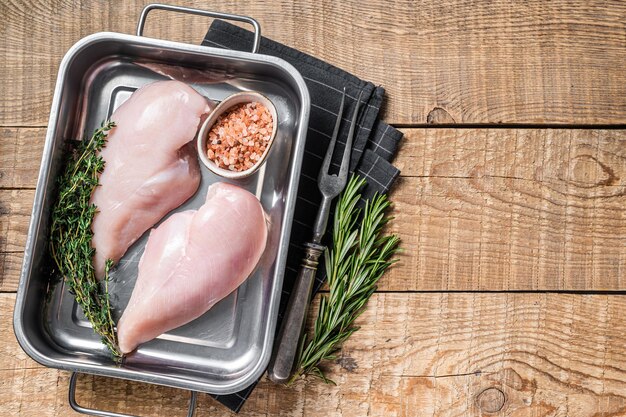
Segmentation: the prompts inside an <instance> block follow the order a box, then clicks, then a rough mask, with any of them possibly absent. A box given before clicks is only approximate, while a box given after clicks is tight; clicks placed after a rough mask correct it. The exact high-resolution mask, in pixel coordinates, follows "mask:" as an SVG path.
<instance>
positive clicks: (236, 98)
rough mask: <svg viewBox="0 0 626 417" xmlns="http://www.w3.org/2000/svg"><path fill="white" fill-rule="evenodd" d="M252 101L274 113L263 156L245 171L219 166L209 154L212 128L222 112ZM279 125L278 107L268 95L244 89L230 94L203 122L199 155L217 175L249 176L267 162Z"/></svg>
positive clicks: (227, 176)
mask: <svg viewBox="0 0 626 417" xmlns="http://www.w3.org/2000/svg"><path fill="white" fill-rule="evenodd" d="M251 102H257V103H261V104H262V105H264V106H265V107H267V109H268V110H269V112H270V114H271V115H272V120H273V123H272V126H273V128H272V135H271V137H270V140H269V143H268V144H267V146H266V148H265V152H263V155H262V156H261V158H260V159H259V160H258V161H257V162H256V163H255V164H254V165H253V166H252V167H251V168H249V169H247V170H245V171H231V170H229V169H224V168H220V167H218V166H217V164H216V163H215V162H213V161H212V160H210V159H209V157H208V155H207V138H208V136H209V132H210V131H211V128H212V127H213V125H214V124H215V122H216V121H217V118H218V117H220V116H221V115H222V114H224V113H226V112H227V111H229V110H230V109H232V108H233V107H234V106H236V105H238V104H242V103H251ZM277 127H278V117H277V115H276V107H274V104H272V102H271V101H270V100H269V99H268V98H267V97H265V96H264V95H262V94H259V93H257V92H254V91H244V92H241V93H236V94H233V95H232V96H228V97H227V98H225V99H224V100H223V101H222V102H221V103H220V104H218V106H217V107H216V108H215V110H213V112H212V113H211V114H210V115H209V117H207V119H206V120H205V121H204V123H203V124H202V127H201V128H200V133H198V141H197V145H198V155H199V157H200V160H201V161H202V163H203V164H204V165H205V166H206V167H207V168H208V169H209V170H210V171H211V172H213V173H215V174H217V175H220V176H222V177H224V178H229V179H239V178H245V177H248V176H250V175H252V174H253V173H254V172H255V171H256V170H257V169H259V167H260V166H261V165H263V163H264V162H265V158H267V155H268V153H269V151H270V148H271V147H272V143H274V138H275V137H276V129H277Z"/></svg>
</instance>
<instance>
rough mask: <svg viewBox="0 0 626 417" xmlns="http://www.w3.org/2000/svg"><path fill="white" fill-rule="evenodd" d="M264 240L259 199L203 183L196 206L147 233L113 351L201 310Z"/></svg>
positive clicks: (242, 272) (252, 263) (246, 266)
mask: <svg viewBox="0 0 626 417" xmlns="http://www.w3.org/2000/svg"><path fill="white" fill-rule="evenodd" d="M266 241H267V225H266V222H265V215H264V212H263V208H262V207H261V203H260V202H259V200H257V198H256V197H255V196H254V195H253V194H251V193H249V192H248V191H246V190H244V189H243V188H240V187H237V186H234V185H230V184H226V183H216V184H213V185H211V186H210V187H209V190H208V192H207V198H206V202H205V204H204V205H203V206H202V207H200V209H199V210H197V211H195V210H190V211H184V212H179V213H175V214H173V215H172V216H171V217H169V218H168V219H167V220H165V221H164V222H163V223H162V224H161V225H159V227H157V228H156V229H154V230H152V232H151V233H150V237H149V238H148V243H147V244H146V249H145V252H144V254H143V256H142V257H141V260H140V261H139V272H138V276H137V281H136V283H135V288H134V289H133V293H132V295H131V298H130V301H129V303H128V306H127V307H126V309H125V310H124V312H123V314H122V317H121V318H120V320H119V323H118V326H117V328H118V341H119V345H120V349H121V351H122V352H123V353H128V352H131V351H132V350H134V349H135V348H136V347H137V346H138V345H140V344H141V343H144V342H147V341H149V340H152V339H154V338H155V337H157V336H159V335H160V334H162V333H164V332H166V331H168V330H171V329H174V328H176V327H179V326H182V325H183V324H186V323H189V322H190V321H192V320H194V319H195V318H197V317H199V316H201V315H202V314H204V313H205V312H206V311H207V310H209V309H210V308H211V307H212V306H213V305H215V304H216V303H217V302H218V301H219V300H221V299H222V298H224V297H226V296H227V295H228V294H230V293H231V292H232V291H234V290H235V289H236V288H237V287H239V285H241V284H242V283H243V282H244V281H245V280H246V278H247V277H248V276H250V274H251V273H252V272H253V270H254V268H255V267H256V265H257V263H258V262H259V259H260V258H261V255H262V254H263V251H264V250H265V244H266Z"/></svg>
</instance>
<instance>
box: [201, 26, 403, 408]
mask: <svg viewBox="0 0 626 417" xmlns="http://www.w3.org/2000/svg"><path fill="white" fill-rule="evenodd" d="M253 38H254V35H253V33H252V32H249V31H247V30H245V29H242V28H240V27H238V26H235V25H232V24H230V23H227V22H224V21H222V20H215V21H214V22H213V24H212V25H211V27H210V28H209V31H208V32H207V34H206V36H205V37H204V40H203V41H202V45H206V46H213V47H218V48H226V49H235V50H239V51H249V50H250V48H251V46H252V42H253ZM259 53H261V54H266V55H273V56H276V57H279V58H282V59H284V60H285V61H287V62H289V63H290V64H291V65H293V66H294V67H295V68H296V69H297V70H298V71H299V72H300V74H302V77H303V78H304V81H305V82H306V85H307V87H308V89H309V94H310V96H311V112H310V118H309V128H308V131H307V139H306V145H305V151H304V158H303V163H302V174H301V177H300V182H299V187H298V198H297V200H296V207H295V213H294V221H293V225H292V232H291V239H290V246H289V252H288V255H287V269H286V271H285V277H284V284H283V292H282V297H281V300H280V308H279V315H278V324H277V331H278V329H279V328H280V323H281V320H282V315H283V312H284V311H285V308H286V306H287V302H288V300H289V294H290V292H291V289H292V287H293V284H294V281H295V279H296V276H297V274H298V270H299V266H300V263H301V260H302V256H303V254H304V252H303V249H302V244H303V243H305V242H306V241H307V240H309V239H310V238H311V236H312V233H313V222H314V219H315V216H316V214H317V209H318V207H319V205H320V200H321V195H320V193H319V190H318V187H317V175H318V173H319V170H320V168H321V165H322V160H323V159H324V155H325V154H326V150H327V148H328V143H329V142H330V137H331V135H332V133H333V129H334V126H335V121H336V119H337V113H338V110H339V105H340V102H341V96H342V92H343V88H344V86H345V87H346V107H345V109H344V112H343V115H342V118H343V124H342V126H341V130H340V134H339V136H338V138H337V146H336V149H335V152H334V155H333V162H332V165H331V172H332V171H333V170H336V171H338V170H339V165H340V161H341V155H343V149H344V147H345V139H346V137H347V134H348V128H349V125H350V119H351V115H352V111H353V110H354V106H355V104H356V103H355V102H356V99H357V97H358V96H359V93H362V98H361V100H363V101H364V104H363V106H362V109H361V114H360V116H359V122H358V125H357V128H356V131H355V136H354V141H353V148H352V157H351V163H350V171H351V172H356V173H357V174H359V175H360V176H362V177H365V178H366V180H367V186H366V187H365V189H364V190H363V192H362V196H363V198H364V199H365V198H368V197H370V196H372V195H373V194H374V193H375V192H378V193H387V192H388V191H389V189H390V188H391V185H392V184H393V182H394V180H395V179H396V177H397V176H398V174H399V173H400V171H399V170H398V169H397V168H395V167H394V166H393V165H391V162H390V161H391V159H392V158H393V157H394V155H395V153H396V150H397V148H398V143H399V142H400V140H401V139H402V133H401V132H400V131H398V130H397V129H395V128H393V127H391V126H389V125H388V124H386V123H384V122H382V121H380V120H378V113H379V111H380V106H381V104H382V101H383V95H384V89H383V88H382V87H377V86H375V85H374V84H372V83H371V82H367V81H363V80H361V79H359V78H357V77H355V76H354V75H352V74H349V73H347V72H345V71H343V70H341V69H339V68H337V67H334V66H332V65H330V64H328V63H326V62H323V61H320V60H319V59H317V58H314V57H312V56H310V55H307V54H304V53H302V52H300V51H297V50H295V49H293V48H290V47H287V46H285V45H282V44H280V43H278V42H274V41H272V40H270V39H267V38H262V39H261V47H260V50H259ZM330 224H332V221H331V222H330ZM320 266H321V268H319V269H318V271H317V272H318V273H317V276H316V282H315V286H314V289H313V290H314V292H317V290H318V289H319V288H320V287H321V285H322V283H323V282H324V280H325V278H326V276H325V271H324V268H323V266H322V265H320ZM255 385H256V383H254V384H252V385H251V386H250V387H248V388H246V389H244V390H243V391H241V392H238V393H235V394H231V395H214V396H213V397H214V398H215V399H217V400H218V401H219V402H221V403H222V404H224V405H225V406H227V407H228V408H230V409H231V410H233V411H235V412H238V411H239V409H240V408H241V407H242V406H243V404H244V403H245V401H246V399H247V398H248V396H249V395H250V393H251V392H252V390H253V389H254V387H255Z"/></svg>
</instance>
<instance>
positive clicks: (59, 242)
mask: <svg viewBox="0 0 626 417" xmlns="http://www.w3.org/2000/svg"><path fill="white" fill-rule="evenodd" d="M114 126H115V124H114V123H113V122H109V123H107V124H106V125H104V124H103V126H102V127H100V128H99V129H97V130H96V131H95V132H94V134H93V136H92V137H91V139H90V140H88V141H82V142H80V143H79V144H78V145H77V148H76V149H75V150H74V152H73V154H72V158H71V159H70V161H69V163H68V164H67V166H66V168H65V171H64V172H63V174H62V175H61V176H60V178H59V196H58V198H57V201H56V203H55V205H54V207H53V209H52V219H51V220H52V225H51V227H50V251H51V253H52V258H53V259H54V262H55V263H56V265H57V267H58V269H59V272H60V273H61V275H62V276H63V278H64V279H65V282H66V283H67V286H68V288H69V291H70V293H71V294H72V295H74V298H75V299H76V302H77V303H78V304H79V305H80V306H81V308H82V309H83V312H84V314H85V317H86V318H87V319H88V320H89V322H90V323H91V325H92V326H93V330H94V331H95V332H96V333H97V334H99V335H100V337H101V338H102V343H104V344H105V345H106V346H107V347H108V348H109V350H110V351H111V354H112V355H113V358H114V359H115V360H116V361H118V360H119V359H120V358H121V356H122V354H121V352H120V350H119V348H118V346H117V336H116V333H115V323H114V322H113V319H112V318H111V305H110V302H109V292H108V281H109V269H110V268H111V266H112V265H113V261H112V260H110V259H108V260H107V261H106V266H105V271H104V272H105V274H104V275H105V277H104V281H103V283H100V282H99V281H98V279H97V278H96V275H95V269H94V267H93V264H92V259H93V255H94V253H95V249H94V248H93V247H92V246H91V239H92V237H93V232H92V231H91V222H92V220H93V217H94V215H95V214H96V206H95V205H94V204H91V203H90V199H91V194H92V193H93V190H94V189H95V187H96V186H97V185H98V178H99V176H100V173H101V172H102V170H103V169H104V160H103V159H102V157H101V156H100V155H98V152H99V151H100V150H102V148H103V147H104V146H105V144H106V137H107V132H108V131H109V130H111V129H112V128H113V127H114Z"/></svg>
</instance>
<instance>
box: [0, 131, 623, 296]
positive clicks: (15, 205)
mask: <svg viewBox="0 0 626 417" xmlns="http://www.w3.org/2000/svg"><path fill="white" fill-rule="evenodd" d="M3 132H4V133H5V134H4V135H0V146H1V147H2V149H3V150H4V149H8V150H9V151H10V152H7V153H6V155H7V157H6V159H7V160H10V161H16V162H15V163H14V164H13V165H14V168H12V169H11V170H10V171H8V172H9V174H7V175H6V176H5V178H7V179H8V180H7V181H8V182H9V183H11V184H13V185H14V186H19V187H28V188H32V187H33V186H34V184H35V183H34V181H35V178H36V173H37V171H38V169H39V168H38V166H37V165H35V164H32V163H31V162H29V161H35V160H38V159H39V158H40V154H41V149H42V146H43V144H42V141H41V140H32V139H31V140H30V141H27V140H24V139H20V140H18V141H17V145H15V146H13V145H11V146H6V143H9V144H12V143H14V139H13V138H14V137H20V138H41V137H42V134H43V129H39V130H31V129H26V130H24V132H22V129H3V130H1V131H0V133H3ZM404 133H405V136H406V137H405V140H404V142H403V145H402V149H401V150H400V152H399V154H398V157H397V159H396V161H395V163H396V164H397V165H398V167H399V168H400V169H401V170H402V175H403V177H402V178H400V180H399V182H398V185H397V186H396V188H395V189H394V191H393V193H392V195H391V199H392V201H393V202H394V204H395V208H394V215H395V216H396V219H395V220H394V222H393V223H392V225H391V227H390V228H391V230H393V231H395V232H397V233H398V234H399V235H400V236H401V238H402V241H403V247H404V249H405V250H404V252H403V254H402V255H401V263H400V264H399V265H398V266H397V267H395V268H393V269H392V270H391V271H390V273H389V274H388V275H387V276H386V277H385V278H384V279H383V281H382V282H381V285H380V289H381V290H387V291H413V290H435V291H437V290H607V291H610V290H623V289H624V288H625V287H624V285H626V284H625V283H624V282H623V275H624V270H626V251H624V247H626V212H625V211H624V207H625V206H626V131H623V130H583V129H405V130H404ZM3 155H5V154H4V153H3ZM10 172H19V173H20V174H19V175H18V174H16V175H13V176H11V174H10ZM32 199H33V192H32V191H31V190H0V207H3V209H2V210H1V212H0V230H2V231H3V232H4V233H5V236H6V238H2V237H0V239H3V240H1V241H0V252H7V251H8V252H20V251H22V250H23V245H24V242H25V238H26V237H25V236H26V232H27V229H28V221H29V216H30V210H31V207H32ZM19 256H20V255H17V254H7V255H6V256H4V257H0V262H1V263H2V265H0V269H2V270H4V271H5V273H4V274H3V277H2V279H1V280H0V288H2V289H4V290H11V289H15V288H16V285H17V282H18V274H19V265H20V262H21V261H20V259H21V258H19ZM18 258H19V259H18Z"/></svg>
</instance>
